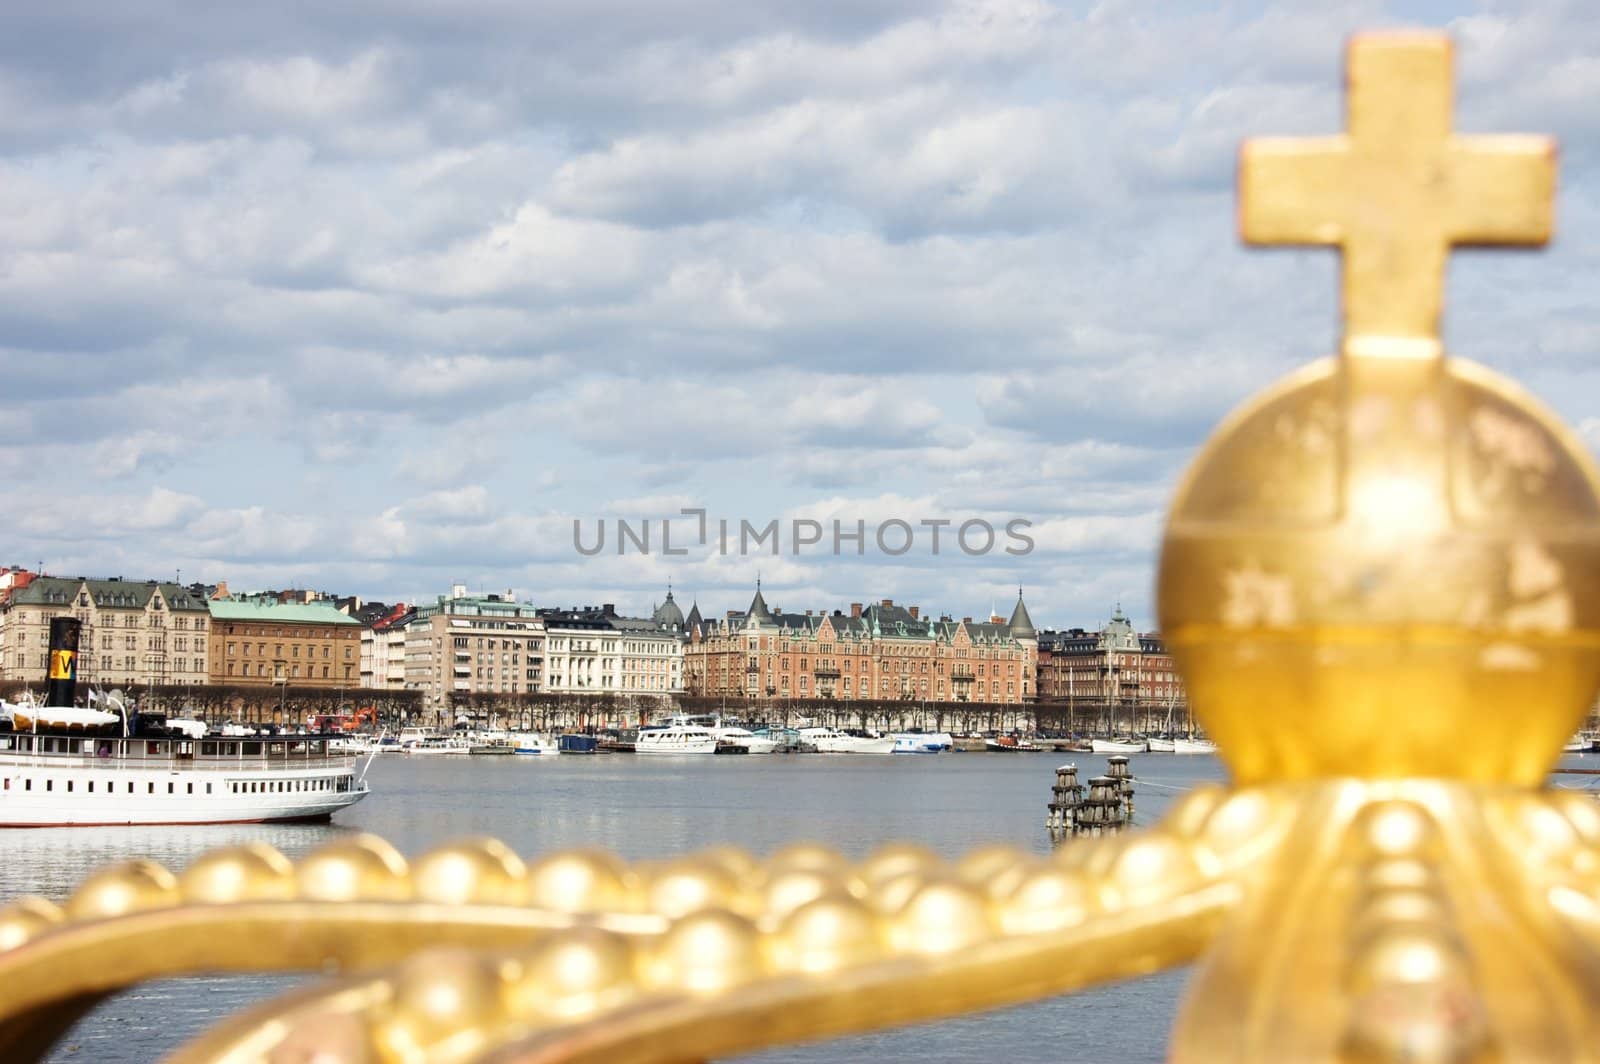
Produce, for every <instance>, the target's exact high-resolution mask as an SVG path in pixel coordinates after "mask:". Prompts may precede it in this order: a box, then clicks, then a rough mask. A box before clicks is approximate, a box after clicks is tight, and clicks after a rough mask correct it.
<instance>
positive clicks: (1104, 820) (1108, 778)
mask: <svg viewBox="0 0 1600 1064" xmlns="http://www.w3.org/2000/svg"><path fill="white" fill-rule="evenodd" d="M1045 809H1046V814H1045V827H1046V828H1047V829H1048V830H1049V832H1050V837H1051V838H1052V839H1054V840H1056V841H1058V842H1059V841H1060V840H1061V839H1063V838H1066V837H1068V836H1078V835H1087V836H1089V837H1091V838H1094V837H1098V836H1100V835H1110V834H1114V833H1116V832H1118V831H1121V830H1122V829H1123V828H1125V827H1127V826H1128V825H1129V824H1130V823H1131V822H1132V821H1133V774H1132V773H1131V772H1130V771H1129V768H1128V759H1127V758H1126V757H1122V756H1121V755H1118V756H1116V757H1112V758H1109V759H1108V768H1107V774H1106V775H1104V776H1095V777H1093V778H1092V779H1090V780H1089V788H1088V795H1087V796H1085V794H1084V787H1083V785H1082V784H1081V783H1079V782H1078V766H1077V765H1075V764H1068V765H1062V766H1061V767H1060V768H1057V769H1056V779H1055V783H1054V785H1052V786H1051V788H1050V802H1049V804H1048V805H1047V806H1046V807H1045Z"/></svg>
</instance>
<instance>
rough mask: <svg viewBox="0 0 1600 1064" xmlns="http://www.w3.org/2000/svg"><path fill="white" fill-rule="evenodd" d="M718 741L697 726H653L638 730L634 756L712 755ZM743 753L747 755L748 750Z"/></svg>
mask: <svg viewBox="0 0 1600 1064" xmlns="http://www.w3.org/2000/svg"><path fill="white" fill-rule="evenodd" d="M717 743H718V739H717V736H716V735H715V733H713V732H712V731H711V729H710V728H703V727H701V726H699V725H697V724H653V725H650V726H648V727H644V728H640V729H639V737H638V738H637V739H636V740H634V744H633V752H634V753H636V754H714V753H716V752H717ZM745 753H749V751H748V750H746V751H745Z"/></svg>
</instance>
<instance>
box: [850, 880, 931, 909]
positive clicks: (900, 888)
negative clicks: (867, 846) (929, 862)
mask: <svg viewBox="0 0 1600 1064" xmlns="http://www.w3.org/2000/svg"><path fill="white" fill-rule="evenodd" d="M927 881H928V879H927V877H926V876H924V875H923V874H922V873H921V872H906V873H904V874H902V875H898V876H895V877H894V878H893V879H886V880H884V881H883V882H881V883H879V884H878V885H877V886H876V887H875V888H873V890H872V893H870V894H868V895H867V896H866V898H865V899H864V900H865V901H866V902H867V904H868V905H871V906H872V908H873V909H875V910H876V911H878V912H880V913H883V914H884V915H890V914H893V913H897V912H899V911H900V910H901V909H904V908H905V907H906V903H907V902H909V901H910V900H911V899H912V898H913V897H915V896H916V893H917V891H919V890H921V889H922V887H923V884H925V883H927ZM861 889H863V888H862V885H861V883H860V882H859V881H855V882H853V883H852V884H851V893H852V894H854V893H857V892H858V891H860V890H861Z"/></svg>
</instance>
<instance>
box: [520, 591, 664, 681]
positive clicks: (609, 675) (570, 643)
mask: <svg viewBox="0 0 1600 1064" xmlns="http://www.w3.org/2000/svg"><path fill="white" fill-rule="evenodd" d="M676 611H677V605H676V604H675V603H674V602H673V601H672V595H671V593H670V592H669V593H668V595H667V603H666V605H665V606H663V607H658V608H657V609H656V611H655V613H654V615H653V616H651V617H648V618H645V617H620V616H618V615H617V611H616V609H615V607H613V606H611V605H609V604H608V605H605V606H599V607H595V606H587V607H584V608H582V609H570V610H556V609H545V610H540V611H539V616H540V618H541V619H542V620H543V621H544V629H545V636H546V649H545V688H544V689H545V690H546V691H549V692H551V693H553V694H574V695H654V696H658V697H661V698H665V697H667V696H669V695H674V694H682V693H683V614H682V613H677V612H676ZM673 614H675V615H676V619H675V620H674V619H673Z"/></svg>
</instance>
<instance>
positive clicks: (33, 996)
mask: <svg viewBox="0 0 1600 1064" xmlns="http://www.w3.org/2000/svg"><path fill="white" fill-rule="evenodd" d="M1349 92H1350V126H1351V128H1350V132H1349V133H1348V134H1346V135H1343V136H1338V137H1333V138H1329V139H1326V140H1296V141H1267V142H1262V143H1258V144H1255V145H1251V146H1250V147H1248V148H1247V149H1246V151H1245V153H1244V156H1243V160H1242V166H1241V172H1240V218H1241V227H1242V229H1243V231H1244V234H1245V236H1246V238H1247V239H1249V240H1252V241H1255V242H1260V243H1284V242H1293V243H1316V244H1334V245H1337V246H1339V247H1340V248H1341V249H1342V250H1343V253H1344V256H1345V258H1344V270H1343V291H1344V304H1345V309H1346V329H1345V334H1344V337H1343V340H1342V342H1341V345H1340V348H1339V354H1338V356H1337V357H1336V358H1334V359H1330V360H1327V361H1324V362H1321V363H1317V364H1315V365H1312V366H1310V367H1308V368H1307V369H1305V370H1303V371H1301V372H1300V373H1297V374H1295V375H1294V376H1292V377H1290V378H1289V379H1288V380H1286V381H1284V382H1282V383H1280V384H1278V385H1277V386H1275V387H1274V388H1272V389H1270V390H1269V391H1267V392H1266V393H1265V394H1264V395H1263V396H1261V397H1259V398H1257V399H1256V400H1254V401H1252V402H1251V403H1249V404H1247V405H1246V406H1245V407H1244V408H1243V409H1242V410H1241V411H1239V412H1238V413H1236V414H1234V415H1233V416H1232V417H1231V418H1229V419H1228V421H1227V422H1226V423H1225V424H1224V425H1223V426H1222V427H1221V428H1220V429H1219V431H1218V432H1217V434H1216V435H1215V436H1214V437H1213V438H1212V440H1211V441H1210V442H1209V443H1208V444H1207V445H1206V447H1205V449H1204V450H1203V451H1202V453H1201V455H1200V456H1199V458H1198V459H1197V461H1196V462H1195V465H1194V467H1193V468H1192V469H1191V470H1190V472H1189V474H1188V476H1187V477H1186V479H1185V481H1184V482H1183V484H1182V486H1181V488H1180V490H1179V492H1178V496H1177V499H1176V501H1175V503H1174V505H1173V508H1172V514H1171V518H1170V522H1169V525H1168V528H1167V535H1166V540H1165V543H1164V546H1163V551H1162V560H1161V572H1160V583H1159V598H1160V610H1161V619H1162V625H1163V629H1164V630H1165V632H1166V635H1167V639H1168V641H1169V643H1170V645H1171V646H1172V648H1173V650H1174V652H1175V654H1176V655H1177V657H1178V660H1179V664H1180V666H1181V667H1182V670H1183V673H1184V676H1185V680H1186V682H1187V686H1188V690H1189V691H1190V694H1191V697H1192V700H1193V705H1194V710H1195V713H1196V715H1197V717H1198V718H1199V719H1200V720H1201V721H1202V722H1203V723H1204V724H1205V726H1206V727H1207V728H1208V729H1209V730H1210V731H1211V733H1212V734H1213V735H1214V736H1215V737H1216V738H1217V739H1218V741H1219V743H1220V746H1221V751H1222V757H1223V758H1224V760H1225V761H1226V763H1227V765H1228V766H1229V768H1230V771H1231V774H1232V783H1231V784H1230V785H1229V786H1228V787H1226V788H1223V787H1203V788H1199V789H1197V790H1195V791H1193V792H1191V793H1189V794H1187V795H1185V796H1184V797H1183V798H1182V799H1181V800H1179V801H1178V802H1177V803H1176V804H1175V805H1174V806H1173V808H1172V809H1171V811H1170V812H1169V813H1168V815H1167V816H1166V817H1165V818H1163V820H1162V822H1161V823H1160V824H1159V825H1157V826H1156V827H1154V828H1150V829H1146V830H1144V831H1140V832H1134V833H1131V834H1124V835H1117V836H1112V837H1106V838H1099V839H1093V840H1083V841H1077V842H1073V843H1071V844H1068V845H1066V846H1064V847H1062V848H1061V849H1059V850H1058V851H1057V852H1056V853H1055V855H1053V856H1052V857H1049V858H1044V857H1037V856H1032V855H1029V854H1025V853H1021V852H1018V851H1014V850H1009V849H1006V848H997V847H990V848H986V849H981V850H978V851H976V852H974V853H972V854H970V855H968V856H967V857H965V858H963V859H962V860H960V861H958V862H954V863H949V862H946V861H943V860H941V859H940V858H939V857H937V856H936V855H934V854H932V853H930V852H928V851H927V850H925V849H923V848H920V847H917V846H911V845H896V846H890V847H887V848H885V849H883V850H880V851H879V852H877V853H874V854H872V855H870V856H869V857H868V858H867V859H866V860H864V861H862V862H859V863H851V862H849V861H847V860H846V859H845V858H844V857H842V856H840V855H839V854H838V853H836V852H834V851H832V850H829V849H827V848H824V847H818V846H811V845H797V846H790V847H787V848H785V849H783V850H780V851H779V852H777V853H775V854H773V855H771V856H769V857H767V858H765V859H757V858H755V857H753V856H751V855H749V854H745V853H742V852H740V851H737V850H732V849H727V848H723V849H718V850H713V851H709V852H706V853H702V854H698V855H692V856H689V857H685V858H681V859H678V860H673V861H668V862H658V863H650V864H642V865H628V864H625V863H623V862H622V861H620V860H618V859H617V858H615V857H613V856H611V855H608V854H604V853H598V852H587V851H579V852H569V853H558V854H553V855H546V856H543V857H540V858H538V859H536V860H533V861H532V862H531V863H525V862H524V861H523V860H522V859H521V858H520V857H518V855H516V854H514V853H511V852H510V851H509V850H508V849H507V848H506V847H505V846H503V845H502V844H500V843H498V842H496V841H494V840H486V839H474V840H466V841H463V842H460V843H456V844H453V845H451V846H447V847H443V848H441V849H439V850H436V851H433V852H431V853H427V854H424V855H422V856H421V857H420V858H418V859H417V860H416V862H415V863H408V862H407V861H406V860H405V859H404V858H403V857H402V856H401V855H400V854H398V853H396V852H395V851H394V850H393V849H392V848H391V847H389V846H388V845H387V844H385V843H383V842H382V841H381V840H377V839H374V838H371V837H368V836H358V837H355V838H351V839H345V840H341V841H339V842H336V843H334V844H331V845H329V846H326V847H324V848H322V849H321V850H319V851H316V852H314V853H312V854H310V855H308V856H307V857H305V858H304V859H302V860H300V861H299V862H297V863H291V862H290V861H288V860H286V859H285V858H284V857H283V856H282V855H280V854H278V853H276V852H274V851H272V850H270V849H268V848H266V847H262V846H259V845H254V846H246V847H240V848H235V849H229V850H222V851H217V852H215V853H212V854H208V855H206V856H205V857H202V858H201V859H200V860H199V861H197V862H196V863H195V864H193V865H191V866H190V867H189V868H188V869H187V870H185V871H184V872H183V873H182V874H181V875H177V876H174V875H173V874H172V873H171V872H170V871H168V870H166V869H164V868H161V867H160V866H158V865H154V864H152V863H150V862H142V861H141V862H132V863H129V864H123V865H117V866H113V867H110V868H106V869H102V870H100V871H97V872H95V873H94V874H93V875H91V876H90V877H88V878H87V879H86V880H85V881H84V882H83V884H82V885H81V886H80V888H79V889H78V891H77V892H76V893H75V894H74V895H73V896H72V897H70V898H68V899H65V900H64V903H63V904H61V905H57V904H54V903H51V902H48V901H44V900H42V899H23V900H21V901H17V902H13V903H12V904H11V905H9V906H7V907H5V908H4V909H0V986H4V987H5V993H4V994H0V1044H3V1046H4V1049H5V1054H4V1058H5V1059H6V1060H15V1061H33V1060H38V1059H41V1057H42V1055H43V1054H44V1053H45V1052H46V1051H47V1049H48V1047H49V1045H50V1044H51V1042H52V1041H53V1040H54V1039H55V1038H56V1037H57V1036H58V1035H59V1034H60V1033H61V1032H62V1031H64V1030H65V1029H66V1028H67V1027H68V1026H70V1024H71V1023H72V1022H73V1021H74V1020H75V1019H76V1018H77V1017H78V1016H80V1015H82V1013H83V1012H84V1011H85V1010H86V1009H88V1008H89V1007H91V1006H92V1005H93V1004H94V1003H95V1002H96V1001H98V1000H100V998H101V997H103V996H104V995H105V994H108V993H111V992H114V991H116V990H118V989H120V988H122V987H126V986H129V985H132V984H134V983H137V982H140V981H143V980H148V979H154V978H160V977H164V976H171V975H178V974H183V973H194V972H228V971H233V972H243V971H277V970H303V971H322V972H329V973H334V974H335V975H336V978H335V979H334V980H333V981H331V982H328V983H323V984H320V985H313V986H311V987H308V988H306V989H303V990H300V991H297V992H295V993H293V994H290V995H287V996H286V997H283V998H280V999H278V1000H277V1001H274V1002H271V1003H269V1004H267V1005H264V1006H261V1007H260V1008H257V1009H254V1010H252V1011H249V1012H247V1013H245V1014H243V1015H240V1016H237V1017H234V1018H232V1019H230V1020H228V1021H227V1022H225V1023H223V1024H221V1025H220V1026H218V1027H217V1028H215V1029H214V1030H213V1031H211V1032H210V1033H209V1034H207V1035H205V1036H204V1037H202V1038H201V1039H199V1040H198V1041H196V1042H194V1043H192V1044H191V1045H189V1046H188V1047H186V1048H185V1049H183V1050H182V1051H180V1052H179V1053H178V1054H177V1055H176V1056H175V1057H174V1058H173V1060H174V1061H178V1062H184V1064H221V1062H228V1064H289V1062H300V1064H305V1062H310V1061H315V1062H318V1064H358V1062H360V1064H421V1062H430V1064H432V1062H440V1064H444V1062H457V1061H483V1062H500V1064H510V1062H520V1064H532V1062H551V1061H595V1062H598V1061H663V1062H666V1061H693V1060H701V1059H707V1058H710V1057H715V1056H722V1055H727V1054H733V1053H738V1052H743V1051H748V1050H754V1049H758V1048H762V1047H765V1046H770V1045H775V1044H779V1043H783V1042H796V1041H804V1040H809V1039H815V1038H823V1037H829V1036H834V1035H839V1034H845V1033H849V1032H857V1031H866V1030H872V1029H877V1028H883V1027H888V1026H892V1025H896V1024H904V1023H911V1022H916V1021H920V1020H927V1019H932V1018H936V1017H942V1016H949V1015H953V1014H956V1013H960V1012H965V1011H970V1010H974V1009H981V1008H989V1007H994V1006H999V1005H1004V1004H1010V1003H1014V1002H1020V1001H1026V1000H1030V999H1034V998H1038V997H1041V996H1045V995H1050V994H1059V993H1063V992H1066V991H1070V990H1073V989H1077V988H1080V987H1086V986H1091V985H1094V984H1097V983H1103V982H1106V981H1109V980H1113V979H1119V978H1125V977H1129V976H1134V975H1138V974H1142V973H1146V972H1152V971H1156V970H1159V969H1162V968H1167V967H1171V966H1174V965H1178V964H1183V963H1187V962H1189V961H1194V960H1197V961H1198V962H1199V964H1198V969H1197V972H1196V976H1195V979H1194V981H1193V984H1192V986H1191V987H1190V990H1189V993H1188V996H1187V998H1186V1000H1185V1003H1184V1006H1183V1009H1182V1011H1181V1014H1180V1016H1179V1018H1178V1023H1177V1027H1176V1029H1175V1031H1174V1033H1173V1038H1172V1042H1171V1055H1172V1058H1173V1059H1174V1060H1178V1061H1205V1062H1212V1061H1217V1062H1221V1061H1230V1062H1231V1061H1262V1062H1268V1061H1270V1062H1279V1061H1335V1060H1337V1061H1396V1062H1400V1061H1406V1062H1421V1061H1455V1062H1466V1061H1513V1060H1515V1061H1572V1060H1596V1059H1600V1020H1597V1018H1596V1017H1597V1015H1600V1013H1597V1011H1596V1010H1595V1009H1594V1008H1593V1004H1594V1002H1595V1001H1596V1000H1600V805H1597V804H1596V803H1595V802H1593V801H1592V800H1590V799H1588V798H1586V797H1581V796H1578V795H1575V794H1572V793H1562V792H1553V791H1549V790H1545V789H1543V788H1542V782H1543V780H1544V778H1545V776H1546V774H1547V772H1548V770H1549V768H1550V767H1551V765H1552V764H1553V762H1554V759H1555V758H1556V756H1557V755H1558V752H1559V750H1560V749H1561V745H1562V741H1563V740H1564V739H1565V737H1566V736H1567V735H1568V733H1569V732H1570V731H1572V730H1573V728H1574V727H1575V726H1576V725H1577V723H1578V721H1579V720H1580V718H1581V716H1582V714H1583V711H1584V708H1585V707H1586V706H1587V705H1588V704H1589V702H1590V700H1591V699H1592V697H1593V695H1594V692H1595V688H1596V686H1597V684H1600V648H1597V645H1596V644H1597V640H1600V616H1597V611H1600V586H1597V585H1600V503H1597V498H1600V492H1597V483H1600V482H1597V480H1596V476H1595V470H1594V468H1593V467H1592V465H1591V463H1590V460H1589V459H1588V457H1587V456H1586V454H1585V452H1584V450H1583V448H1582V447H1581V446H1580V445H1579V444H1578V443H1577V442H1576V441H1575V440H1574V439H1573V438H1572V437H1571V435H1570V434H1569V433H1568V432H1567V431H1566V430H1565V429H1564V428H1563V427H1562V426H1561V425H1560V424H1559V422H1557V421H1556V419H1555V418H1554V417H1552V416H1551V415H1550V414H1548V413H1547V412H1546V411H1544V410H1543V409H1542V408H1540V407H1539V406H1538V405H1537V404H1535V403H1534V402H1533V401H1532V400H1531V399H1529V398H1528V397H1527V396H1525V395H1524V394H1522V393H1521V392H1519V391H1517V390H1516V389H1515V388H1513V387H1512V386H1511V385H1510V384H1508V383H1506V382H1504V381H1502V380H1500V379H1499V378H1497V377H1495V376H1494V375H1492V374H1490V373H1489V372H1488V371H1487V370H1484V369H1482V368H1480V367H1476V366H1473V365H1470V364H1468V363H1464V362H1460V361H1457V360H1453V359H1447V358H1445V357H1444V356H1443V354H1442V352H1441V350H1440V346H1439V342H1438V316H1439V306H1440V287H1441V284H1442V278H1443V266H1444V261H1445V255H1446V253H1447V250H1448V248H1449V247H1450V246H1451V245H1452V244H1459V243H1483V242H1539V241H1542V240H1544V239H1545V237H1546V236H1547V235H1548V233H1549V230H1550V213H1551V205H1550V199H1551V192H1552V189H1553V184H1554V177H1553V174H1554V171H1553V152H1552V151H1551V150H1550V148H1549V146H1548V144H1547V143H1545V142H1544V141H1540V140H1536V139H1531V138H1506V137H1492V138H1482V137H1473V138H1462V137H1457V136H1455V135H1453V134H1452V133H1451V132H1450V122H1449V117H1450V81H1449V47H1448V43H1447V42H1446V41H1445V39H1444V38H1442V37H1436V36H1426V35H1418V34H1403V35H1387V36H1376V37H1364V38H1360V39H1358V40H1357V41H1355V42H1354V44H1353V45H1352V47H1351V51H1350V61H1349Z"/></svg>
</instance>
